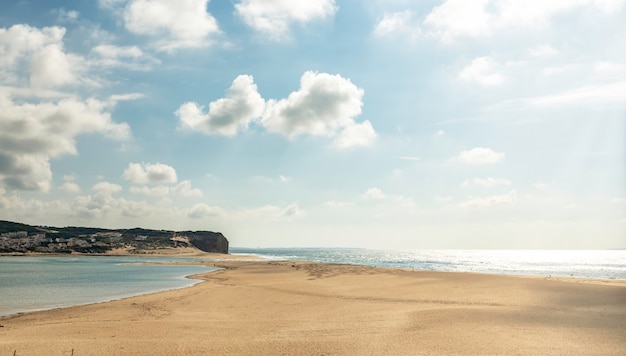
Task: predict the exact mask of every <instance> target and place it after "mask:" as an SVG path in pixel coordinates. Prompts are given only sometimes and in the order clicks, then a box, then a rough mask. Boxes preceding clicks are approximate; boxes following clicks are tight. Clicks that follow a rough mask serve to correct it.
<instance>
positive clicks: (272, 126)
mask: <svg viewBox="0 0 626 356" xmlns="http://www.w3.org/2000/svg"><path fill="white" fill-rule="evenodd" d="M363 93H364V92H363V89H361V88H359V87H357V86H356V85H354V84H353V83H352V82H351V81H350V80H349V79H345V78H343V77H341V76H340V75H331V74H327V73H316V72H311V71H309V72H306V73H304V75H302V78H301V79H300V89H299V90H298V91H295V92H292V93H291V94H289V97H288V98H287V99H281V100H278V101H277V100H269V101H268V102H267V105H266V109H265V112H264V113H263V119H262V124H263V126H264V127H265V128H267V129H268V130H269V131H271V132H276V133H281V134H284V135H287V136H289V137H296V136H298V135H303V134H306V135H312V136H329V137H334V138H335V142H334V143H335V145H336V146H338V147H343V148H347V147H352V146H364V145H369V144H371V143H372V142H373V141H374V139H375V138H376V132H375V131H374V129H373V127H372V125H371V123H370V122H369V121H364V122H362V123H356V122H355V121H354V118H355V117H356V116H358V115H360V114H361V107H362V106H363V101H362V97H363Z"/></svg>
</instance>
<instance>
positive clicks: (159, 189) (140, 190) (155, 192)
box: [129, 185, 170, 197]
mask: <svg viewBox="0 0 626 356" xmlns="http://www.w3.org/2000/svg"><path fill="white" fill-rule="evenodd" d="M129 191H130V192H131V193H134V194H141V195H145V196H148V197H163V196H166V195H168V194H169V193H170V188H169V187H168V186H165V185H158V186H156V187H148V186H145V185H144V186H141V187H134V186H133V187H130V189H129Z"/></svg>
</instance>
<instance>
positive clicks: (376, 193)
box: [361, 188, 387, 200]
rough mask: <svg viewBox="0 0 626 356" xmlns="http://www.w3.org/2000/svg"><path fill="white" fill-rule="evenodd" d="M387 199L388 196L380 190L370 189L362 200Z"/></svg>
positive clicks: (363, 195) (362, 196)
mask: <svg viewBox="0 0 626 356" xmlns="http://www.w3.org/2000/svg"><path fill="white" fill-rule="evenodd" d="M386 197H387V195H386V194H385V193H383V191H382V190H380V189H378V188H370V189H368V190H367V191H366V192H365V193H363V194H362V195H361V198H363V199H366V200H381V199H385V198H386Z"/></svg>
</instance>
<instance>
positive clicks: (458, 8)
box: [423, 0, 492, 42]
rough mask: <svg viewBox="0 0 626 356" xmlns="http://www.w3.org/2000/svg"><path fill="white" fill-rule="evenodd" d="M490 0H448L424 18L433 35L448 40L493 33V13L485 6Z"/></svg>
mask: <svg viewBox="0 0 626 356" xmlns="http://www.w3.org/2000/svg"><path fill="white" fill-rule="evenodd" d="M488 2H489V0H477V1H465V0H447V1H445V2H444V3H443V4H441V5H439V6H436V7H435V8H434V9H433V10H432V11H431V12H430V13H429V14H428V16H426V18H425V19H424V23H423V24H424V25H425V27H427V28H429V32H430V34H431V35H432V36H436V37H438V38H440V39H441V40H443V41H445V42H448V41H452V40H455V39H456V38H457V37H479V36H485V35H489V34H490V33H491V28H490V23H491V21H492V20H491V15H490V14H489V13H488V12H487V11H486V9H485V6H486V5H487V3H488Z"/></svg>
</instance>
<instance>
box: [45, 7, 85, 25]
mask: <svg viewBox="0 0 626 356" xmlns="http://www.w3.org/2000/svg"><path fill="white" fill-rule="evenodd" d="M52 12H53V13H55V14H56V15H57V22H75V21H76V20H77V19H78V16H79V15H80V13H79V12H78V11H76V10H69V11H68V10H65V9H64V8H60V9H56V10H53V11H52Z"/></svg>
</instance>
